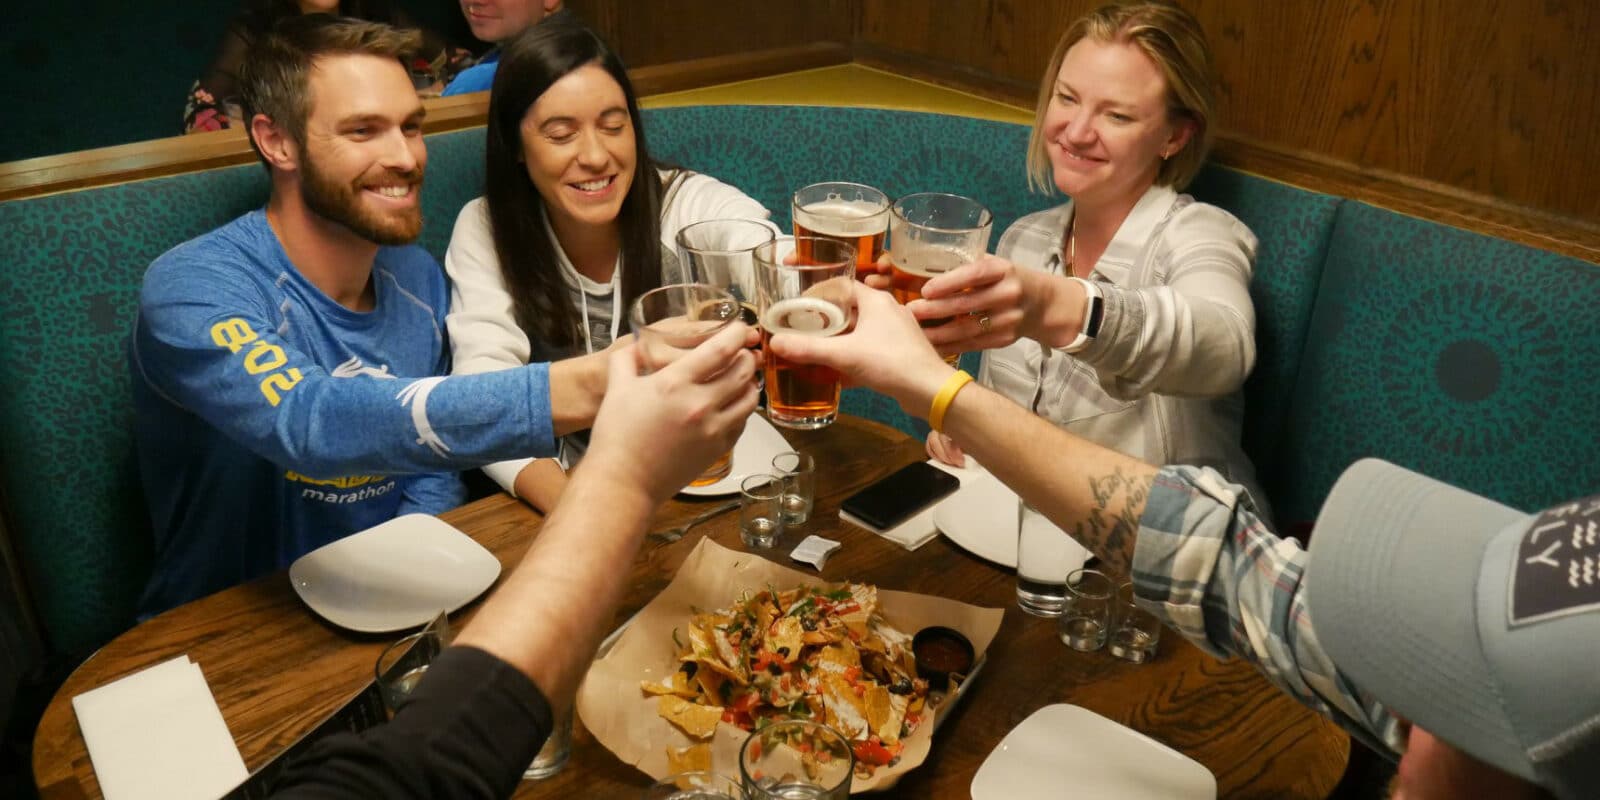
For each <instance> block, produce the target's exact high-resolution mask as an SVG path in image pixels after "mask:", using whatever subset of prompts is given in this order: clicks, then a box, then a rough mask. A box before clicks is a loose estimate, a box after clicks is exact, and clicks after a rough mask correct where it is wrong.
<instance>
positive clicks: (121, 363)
mask: <svg viewBox="0 0 1600 800" xmlns="http://www.w3.org/2000/svg"><path fill="white" fill-rule="evenodd" d="M266 183H267V182H266V175H265V172H264V171H263V170H262V169H261V167H259V166H255V165H250V166H245V167H234V168H231V169H224V170H216V171H212V172H202V173H196V174H191V175H181V176H177V177H172V178H164V179H160V180H153V181H146V182H143V183H137V184H129V185H122V186H111V187H107V188H103V189H93V190H88V191H79V192H68V193H66V194H58V195H54V196H50V197H41V198H35V199H31V200H20V201H14V202H9V203H0V230H4V231H6V235H5V236H3V237H0V375H4V376H5V380H4V382H0V470H3V473H0V474H3V477H4V496H5V500H6V503H7V506H8V509H7V510H8V511H9V513H10V515H11V520H10V521H11V523H12V527H11V530H12V534H13V536H14V537H15V540H16V544H17V551H18V556H19V557H20V559H21V560H22V563H23V566H24V570H25V575H26V577H27V579H28V581H29V583H30V588H31V591H32V593H33V597H34V599H35V602H36V603H37V604H38V605H37V608H38V611H39V615H40V618H41V623H42V624H43V626H44V628H45V631H46V633H47V635H48V636H49V638H50V644H51V646H52V647H53V648H56V649H57V650H59V651H63V652H69V653H83V652H86V651H88V650H89V649H92V648H93V647H96V646H98V645H99V644H100V643H102V642H104V641H105V640H106V639H107V638H109V637H110V636H112V635H114V634H116V633H117V632H118V631H120V630H121V629H122V628H123V627H125V626H126V625H127V624H128V623H129V622H130V621H131V614H132V609H133V605H134V601H135V600H136V599H137V596H138V592H139V590H140V589H141V588H142V587H143V584H144V580H145V576H146V574H147V569H148V563H149V558H150V552H149V551H150V537H149V523H148V520H147V518H146V515H145V511H144V507H143V503H142V499H141V496H140V490H139V481H138V475H137V473H136V468H135V465H134V460H133V440H132V439H133V437H132V431H131V428H130V425H129V422H130V415H131V413H132V409H131V405H130V401H129V389H128V374H127V362H126V358H125V350H124V347H125V345H126V340H127V336H128V331H129V329H130V327H131V326H132V323H133V314H134V308H135V298H136V294H137V292H138V288H139V280H140V278H141V277H142V276H143V275H144V270H145V267H147V266H148V265H149V264H150V262H151V261H152V260H154V259H155V257H156V256H158V255H160V254H161V253H162V252H164V251H165V250H167V249H168V248H170V247H172V246H173V245H175V244H177V243H179V242H181V241H183V240H185V239H188V238H190V237H193V236H196V235H199V234H201V233H204V232H205V231H207V230H210V229H211V228H214V227H216V226H218V225H220V224H222V223H223V222H226V221H228V220H229V219H231V218H233V217H234V216H236V215H238V214H240V213H242V212H244V211H245V210H247V209H249V208H252V207H254V206H257V205H259V204H260V203H261V202H262V201H263V200H264V199H265V197H266Z"/></svg>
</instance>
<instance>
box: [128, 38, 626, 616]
mask: <svg viewBox="0 0 1600 800" xmlns="http://www.w3.org/2000/svg"><path fill="white" fill-rule="evenodd" d="M419 39H420V37H419V36H418V35H417V34H416V33H415V32H402V31H399V30H396V29H394V28H390V27H388V26H385V25H380V24H378V23H372V22H365V21H360V20H354V19H347V18H337V17H330V16H326V15H308V16H294V17H289V18H287V19H284V20H283V21H281V22H280V23H279V24H278V26H277V27H276V28H275V29H274V30H273V31H272V32H271V33H269V34H267V35H265V36H263V37H262V38H261V39H260V40H259V41H258V42H257V43H256V45H255V46H254V47H252V48H251V51H250V56H249V58H248V59H246V61H245V64H244V71H243V73H242V74H241V81H240V82H241V88H242V91H243V93H244V101H245V104H246V106H247V107H248V108H249V109H250V110H251V111H252V112H253V113H252V116H251V117H250V128H249V131H250V141H251V144H252V145H253V146H254V147H255V149H256V152H257V154H258V155H259V157H260V158H261V161H262V163H263V164H264V165H265V166H266V168H267V171H268V173H269V174H270V176H271V181H272V191H271V195H270V197H269V199H268V201H267V205H266V207H265V208H264V209H260V210H256V211H252V212H249V213H247V214H245V215H244V216H242V217H239V218H238V219H236V220H234V221H233V222H230V223H228V224H226V225H224V226H222V227H221V228H218V229H216V230H214V231H211V232H210V233H207V234H205V235H203V236H200V237H198V238H196V239H193V240H191V241H189V242H185V243H183V244H181V245H179V246H177V247H175V248H173V249H172V250H170V251H168V252H167V253H165V254H163V255H162V256H160V257H159V258H157V259H156V261H155V263H153V264H152V265H151V266H150V269H149V271H148V272H147V273H146V274H145V280H144V285H143V287H142V289H141V291H140V295H139V309H138V316H137V319H136V320H135V324H134V330H133V335H132V337H131V338H130V342H129V369H130V373H131V376H132V384H133V387H132V388H133V399H134V433H135V440H136V444H137V451H138V459H139V468H140V476H141V478H142V481H143V485H144V489H145V496H146V499H147V500H148V503H149V507H150V514H151V520H152V523H153V528H154V535H155V568H154V572H153V574H152V576H151V578H150V581H149V583H148V584H147V585H146V588H145V592H144V596H143V598H142V600H141V602H140V609H141V614H142V615H149V614H152V613H156V612H159V611H162V610H164V609H167V608H170V607H172V606H175V605H178V604H180V603H183V602H186V601H188V600H191V599H194V598H197V597H201V596H203V595H206V594H210V593H212V592H215V591H218V590H221V589H223V588H226V587H228V586H232V585H234V584H237V583H241V582H244V581H246V580H249V579H251V578H254V577H256V576H258V575H263V574H267V573H270V572H272V571H274V570H279V569H283V568H285V567H287V566H289V564H290V563H292V562H293V561H294V560H295V559H296V558H298V557H299V556H301V555H303V554H305V553H307V552H309V551H311V550H314V549H316V548H317V547H320V546H322V545H324V544H327V543H328V542H331V541H334V540H336V539H339V538H341V537H343V536H346V535H348V534H350V533H354V532H356V531H359V530H362V529H365V528H368V527H370V526H372V525H375V524H377V523H380V522H383V521H386V520H388V519H391V518H393V517H395V516H397V515H399V514H405V513H411V512H421V513H439V512H442V511H444V510H446V509H449V508H452V507H454V506H456V505H457V504H459V503H460V502H461V500H462V497H463V491H462V486H461V482H460V476H459V475H457V474H456V473H455V472H454V471H455V470H460V469H464V468H468V467H476V466H481V465H482V464H485V463H488V462H491V461H497V460H501V459H506V458H513V457H519V456H529V455H553V454H554V453H555V451H556V437H557V436H559V435H561V434H564V433H567V432H570V431H573V430H580V429H585V428H588V427H589V425H590V423H591V422H592V421H593V419H594V413H595V409H597V408H598V406H599V401H600V398H601V396H602V395H603V394H604V391H605V376H606V371H605V358H604V356H603V355H600V354H597V355H596V356H593V357H588V358H583V359H573V360H569V361H567V362H563V363H561V364H554V365H552V364H542V363H540V364H533V365H530V366H527V367H522V368H519V369H515V370H505V371H501V372H495V373H492V374H485V375H474V376H470V377H459V378H453V377H444V375H446V374H447V373H448V372H449V363H450V359H449V356H450V352H449V344H448V343H447V342H446V340H445V334H444V324H445V322H444V317H445V310H446V303H447V301H448V288H447V285H446V281H445V277H444V273H443V270H441V269H440V267H439V263H438V262H437V261H436V260H434V258H433V257H432V256H430V255H429V254H428V253H427V252H426V251H425V250H423V249H422V248H420V247H417V246H415V245H413V244H411V242H413V241H414V240H415V239H416V237H417V234H418V233H419V232H420V231H421V228H422V211H421V204H420V200H419V193H420V190H421V188H422V180H423V173H424V168H425V166H426V164H427V151H426V149H425V146H424V143H423V139H422V118H423V115H424V113H425V112H424V109H423V107H422V103H421V101H420V100H418V98H417V94H416V92H414V91H413V90H412V88H411V82H410V78H409V77H408V76H407V74H406V70H405V67H404V66H403V59H405V58H408V57H409V56H410V55H411V54H412V53H413V52H415V48H416V47H417V45H418V42H419Z"/></svg>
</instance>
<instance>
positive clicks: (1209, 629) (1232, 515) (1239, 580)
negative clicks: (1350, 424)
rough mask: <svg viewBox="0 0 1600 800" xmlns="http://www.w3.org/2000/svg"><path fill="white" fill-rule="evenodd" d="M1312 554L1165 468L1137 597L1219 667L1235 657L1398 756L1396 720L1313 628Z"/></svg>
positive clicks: (1149, 516)
mask: <svg viewBox="0 0 1600 800" xmlns="http://www.w3.org/2000/svg"><path fill="white" fill-rule="evenodd" d="M1306 558H1307V556H1306V553H1305V551H1304V550H1302V549H1301V548H1300V545H1299V544H1298V543H1296V542H1295V541H1294V540H1292V539H1280V538H1279V537H1277V536H1276V535H1274V534H1273V533H1272V532H1271V531H1269V530H1267V529H1266V526H1265V524H1264V523H1262V521H1261V520H1260V519H1259V518H1257V516H1256V515H1255V514H1254V513H1253V512H1252V511H1251V510H1250V508H1249V504H1248V503H1247V502H1245V501H1243V500H1242V491H1241V489H1240V487H1239V486H1237V485H1234V484H1231V483H1228V482H1227V480H1226V479H1224V478H1223V477H1222V476H1221V475H1220V474H1219V473H1217V472H1216V471H1214V470H1211V469H1209V468H1196V467H1186V466H1180V467H1166V468H1164V469H1162V470H1161V472H1160V474H1159V475H1157V477H1156V480H1155V485H1154V486H1153V487H1151V490H1150V497H1149V500H1148V501H1147V503H1146V505H1145V510H1144V516H1143V517H1142V518H1141V519H1140V521H1139V535H1138V539H1137V541H1136V544H1135V547H1134V553H1133V567H1132V569H1133V584H1134V592H1135V594H1136V595H1137V596H1138V598H1139V600H1140V605H1141V606H1142V607H1145V608H1148V609H1149V610H1151V611H1152V612H1153V613H1155V614H1156V615H1157V616H1159V617H1160V618H1161V619H1162V621H1164V622H1165V623H1166V625H1167V627H1169V628H1171V629H1173V630H1175V631H1177V632H1178V633H1180V634H1183V636H1184V638H1186V639H1188V640H1189V641H1191V642H1193V643H1194V644H1195V646H1197V647H1199V648H1200V649H1202V650H1204V651H1206V652H1207V653H1210V654H1211V655H1213V656H1216V657H1218V658H1226V657H1229V656H1238V657H1240V658H1244V659H1248V660H1249V661H1250V662H1252V663H1253V664H1255V665H1256V667H1257V668H1258V669H1259V670H1260V671H1261V673H1262V674H1263V675H1265V676H1266V678H1267V680H1269V681H1271V682H1272V683H1273V684H1274V685H1275V686H1277V687H1278V688H1280V689H1282V690H1284V691H1285V692H1288V693H1289V694H1290V695H1292V696H1293V697H1294V698H1295V699H1297V700H1299V701H1300V702H1302V703H1304V704H1306V705H1308V706H1310V707H1311V708H1314V709H1316V710H1317V711H1319V712H1321V713H1323V714H1325V715H1327V716H1328V717H1330V718H1332V719H1333V720H1334V721H1335V722H1337V723H1339V725H1341V726H1342V727H1344V728H1345V729H1346V730H1348V731H1349V732H1350V733H1351V734H1353V735H1354V736H1356V737H1357V738H1359V739H1361V740H1362V741H1363V742H1364V743H1366V744H1367V745H1368V746H1369V747H1372V748H1373V749H1375V750H1377V751H1378V752H1384V751H1386V750H1387V751H1391V752H1393V753H1396V754H1398V753H1400V752H1401V751H1402V750H1403V748H1404V742H1403V740H1402V738H1401V737H1400V735H1399V726H1398V724H1397V720H1396V719H1395V717H1394V715H1393V714H1391V713H1390V712H1389V710H1388V709H1387V708H1385V707H1384V706H1383V705H1382V704H1380V703H1378V702H1377V700H1376V699H1375V698H1373V697H1372V696H1371V695H1369V694H1367V693H1365V692H1363V691H1362V690H1361V688H1360V687H1358V686H1355V685H1354V684H1352V683H1351V682H1350V680H1349V678H1348V677H1346V676H1345V675H1344V674H1343V673H1341V672H1340V671H1339V669H1338V667H1337V666H1336V665H1335V664H1334V663H1333V662H1332V661H1331V660H1330V659H1329V658H1328V654H1327V653H1326V652H1324V651H1323V649H1322V645H1321V643H1320V642H1319V641H1318V640H1317V633H1316V630H1315V629H1314V628H1313V627H1312V616H1311V587H1309V586H1307V585H1306V583H1305V582H1304V580H1303V577H1304V574H1305V567H1306Z"/></svg>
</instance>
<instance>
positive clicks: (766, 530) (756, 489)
mask: <svg viewBox="0 0 1600 800" xmlns="http://www.w3.org/2000/svg"><path fill="white" fill-rule="evenodd" d="M782 533H783V477H782V476H781V475H771V474H762V475H751V476H749V477H747V478H745V479H744V481H742V482H741V483H740V484H739V539H740V541H743V542H744V546H745V547H753V548H759V549H762V550H765V549H767V548H770V547H772V546H773V545H775V544H777V543H778V536H780V535H781V534H782Z"/></svg>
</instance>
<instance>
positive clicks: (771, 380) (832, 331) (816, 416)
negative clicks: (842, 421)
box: [761, 297, 849, 430]
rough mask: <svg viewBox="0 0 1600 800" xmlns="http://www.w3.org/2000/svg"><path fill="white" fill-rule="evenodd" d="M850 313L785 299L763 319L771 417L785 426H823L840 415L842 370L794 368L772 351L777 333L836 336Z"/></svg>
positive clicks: (808, 300) (822, 304) (808, 301)
mask: <svg viewBox="0 0 1600 800" xmlns="http://www.w3.org/2000/svg"><path fill="white" fill-rule="evenodd" d="M848 324H849V315H848V314H847V313H845V311H844V310H843V309H841V308H839V307H838V306H836V305H834V304H833V303H830V302H828V301H826V300H822V299H819V298H815V297H796V298H792V299H789V300H780V301H778V302H777V303H774V304H773V305H772V306H771V307H770V308H768V309H767V313H766V314H765V315H763V316H762V318H761V349H762V350H763V351H765V352H766V355H767V365H766V381H767V415H768V416H769V417H770V418H771V419H772V421H773V423H775V424H778V425H782V426H784V427H786V428H800V429H808V430H809V429H813V428H821V427H824V426H826V425H829V424H831V423H832V422H833V420H834V418H835V417H836V416H838V414H839V389H840V387H841V385H842V381H841V379H840V376H839V371H838V370H835V369H833V368H832V367H822V366H817V365H814V364H793V363H790V362H789V361H788V360H787V359H785V358H783V357H782V356H779V355H778V354H776V353H774V352H773V351H772V348H771V347H768V346H767V345H768V343H769V342H770V341H771V340H772V336H773V334H777V333H793V334H799V335H801V336H837V335H839V334H841V333H844V330H845V328H846V327H847V326H848Z"/></svg>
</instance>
